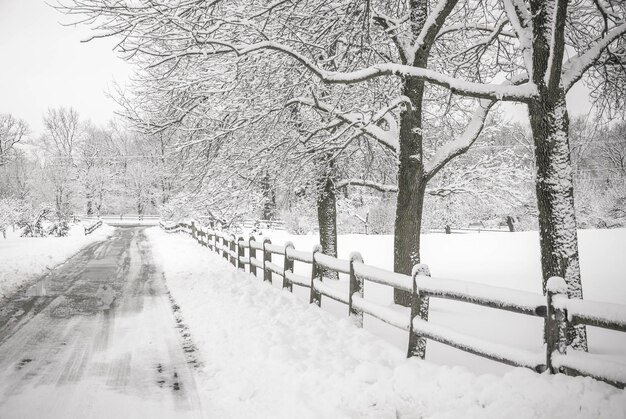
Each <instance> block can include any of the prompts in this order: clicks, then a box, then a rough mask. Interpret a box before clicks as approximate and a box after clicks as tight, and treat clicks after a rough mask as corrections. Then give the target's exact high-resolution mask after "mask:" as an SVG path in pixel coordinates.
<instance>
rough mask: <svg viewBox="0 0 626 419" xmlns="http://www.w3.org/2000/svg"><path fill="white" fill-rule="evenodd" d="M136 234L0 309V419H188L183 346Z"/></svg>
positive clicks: (189, 376) (189, 389) (188, 368)
mask: <svg viewBox="0 0 626 419" xmlns="http://www.w3.org/2000/svg"><path fill="white" fill-rule="evenodd" d="M180 327H181V325H180V324H179V323H178V322H177V320H176V318H175V316H174V313H173V310H172V304H171V302H170V299H169V295H168V293H167V289H166V287H165V283H164V279H163V277H162V275H161V273H160V272H159V271H158V270H157V268H156V267H155V265H154V261H153V259H152V255H151V252H150V248H149V246H148V243H147V239H146V238H145V235H144V234H143V230H142V228H120V229H117V230H116V232H115V234H114V236H113V237H111V238H110V239H108V240H106V241H103V242H98V243H94V244H92V245H90V246H87V247H86V248H84V249H83V250H82V251H81V252H79V253H78V254H77V255H75V256H74V257H72V258H71V259H69V260H68V261H67V262H66V263H65V264H63V265H62V266H60V267H58V268H57V269H55V270H54V271H51V272H50V273H49V274H48V275H46V276H45V277H43V278H42V279H41V280H40V281H39V282H37V283H36V284H35V285H33V286H31V287H30V288H28V289H27V290H23V291H21V292H19V293H17V294H16V295H15V296H13V297H12V298H11V299H10V301H8V302H7V301H5V302H3V303H2V307H0V418H1V419H9V418H20V419H22V418H24V419H25V418H136V417H142V418H171V417H176V418H187V417H190V418H196V417H203V415H202V414H201V410H202V409H201V405H200V401H199V398H198V396H197V393H196V387H195V381H194V373H195V371H194V368H193V362H194V361H193V359H190V356H189V343H188V342H187V343H185V342H184V340H183V339H181V334H180V333H179V332H180Z"/></svg>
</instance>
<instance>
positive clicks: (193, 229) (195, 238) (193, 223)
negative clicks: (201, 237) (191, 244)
mask: <svg viewBox="0 0 626 419" xmlns="http://www.w3.org/2000/svg"><path fill="white" fill-rule="evenodd" d="M191 237H193V238H194V240H196V241H197V240H198V238H197V237H196V222H195V221H192V222H191Z"/></svg>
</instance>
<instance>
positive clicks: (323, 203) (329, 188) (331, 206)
mask: <svg viewBox="0 0 626 419" xmlns="http://www.w3.org/2000/svg"><path fill="white" fill-rule="evenodd" d="M317 222H318V225H319V230H320V245H321V246H322V252H323V253H324V254H325V255H328V256H333V257H337V196H336V191H335V182H334V168H333V163H332V162H324V163H323V166H322V171H321V173H320V174H319V175H318V179H317ZM323 275H324V277H325V278H331V279H337V280H338V279H339V274H338V273H337V272H334V271H325V272H324V274H323Z"/></svg>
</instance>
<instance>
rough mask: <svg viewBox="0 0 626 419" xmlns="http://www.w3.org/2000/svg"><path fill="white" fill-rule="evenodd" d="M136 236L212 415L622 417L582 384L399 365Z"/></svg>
mask: <svg viewBox="0 0 626 419" xmlns="http://www.w3.org/2000/svg"><path fill="white" fill-rule="evenodd" d="M147 234H148V237H149V238H150V240H151V241H152V244H153V246H154V251H155V259H156V260H158V261H160V264H161V267H162V270H163V273H164V275H165V278H166V280H167V284H168V287H169V289H170V291H171V293H172V296H173V298H174V299H175V300H176V302H177V304H178V305H179V306H180V307H181V310H182V315H183V317H184V321H185V322H186V323H187V324H188V326H189V330H190V333H191V334H192V338H193V341H194V342H195V343H196V345H197V346H198V348H199V357H200V359H201V361H202V366H201V367H200V368H201V371H200V374H199V377H198V384H199V387H200V392H201V396H202V397H203V399H204V400H203V404H204V405H205V406H210V409H211V410H212V411H213V412H216V413H215V416H216V417H224V418H229V417H230V418H273V419H274V418H276V419H280V418H303V419H305V418H333V419H334V418H337V419H339V418H381V419H386V418H389V419H391V418H394V419H395V418H415V419H417V418H458V417H463V418H476V417H480V418H502V417H520V418H521V417H523V418H591V417H603V418H622V417H623V413H624V411H626V392H624V391H622V390H617V389H615V388H613V387H611V386H609V385H607V384H604V383H600V382H597V381H594V380H592V379H589V378H573V377H566V376H563V375H556V376H550V375H546V374H544V375H539V374H536V373H533V372H532V371H530V370H525V369H513V370H511V371H509V372H507V373H505V374H504V375H503V376H502V377H496V376H493V375H481V376H477V375H475V374H473V373H471V372H469V371H468V370H466V369H464V368H460V367H454V368H450V367H445V366H436V365H434V364H432V363H429V362H426V361H420V360H416V359H409V360H407V359H405V358H404V353H403V351H401V350H400V349H398V348H396V347H394V346H392V345H391V344H388V343H386V342H384V341H382V340H379V339H377V338H376V337H374V336H373V335H372V334H371V333H370V332H368V331H367V330H363V329H357V328H356V327H354V326H353V325H352V324H351V322H350V321H349V320H348V319H340V318H338V317H336V316H334V315H332V314H330V313H327V312H325V311H324V310H320V309H318V308H317V307H315V306H312V305H308V304H305V303H303V302H302V301H301V300H300V299H298V298H297V297H296V296H294V295H293V294H290V293H288V292H286V291H282V290H280V289H276V288H275V287H272V286H269V285H268V284H266V283H262V282H261V280H260V279H255V278H254V277H252V276H250V275H249V274H246V273H243V272H241V271H239V270H236V269H234V268H233V267H232V266H231V265H230V264H228V263H227V262H226V261H225V260H224V259H222V258H220V257H218V256H217V255H216V254H215V253H213V252H211V251H210V250H208V249H207V248H204V247H201V246H199V245H197V244H196V243H195V242H194V241H193V240H192V239H191V238H190V237H188V236H186V235H182V234H180V235H178V234H170V235H168V234H167V233H165V232H163V231H161V230H159V229H157V228H153V229H150V230H148V232H147ZM344 307H345V306H344ZM387 327H389V326H387Z"/></svg>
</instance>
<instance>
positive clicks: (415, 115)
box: [393, 78, 426, 307]
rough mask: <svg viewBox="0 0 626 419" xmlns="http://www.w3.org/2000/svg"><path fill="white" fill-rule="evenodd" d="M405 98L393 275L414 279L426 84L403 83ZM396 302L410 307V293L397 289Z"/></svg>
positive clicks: (421, 200)
mask: <svg viewBox="0 0 626 419" xmlns="http://www.w3.org/2000/svg"><path fill="white" fill-rule="evenodd" d="M403 94H404V95H405V96H407V97H408V98H409V99H410V100H411V105H412V106H411V107H407V108H406V109H404V110H403V111H402V112H401V114H400V153H399V168H398V195H397V203H396V221H395V226H394V252H393V254H394V265H393V267H394V271H395V272H398V273H402V274H406V275H411V270H412V269H413V266H414V265H416V264H418V263H420V230H421V227H422V211H423V207H424V192H425V190H426V182H425V179H424V167H423V163H422V97H423V95H424V82H423V81H421V80H418V79H415V78H408V79H405V80H404V87H403ZM393 297H394V298H393V299H394V302H395V303H396V304H400V305H403V306H406V307H408V306H410V304H411V293H409V292H407V291H403V290H398V289H394V295H393Z"/></svg>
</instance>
